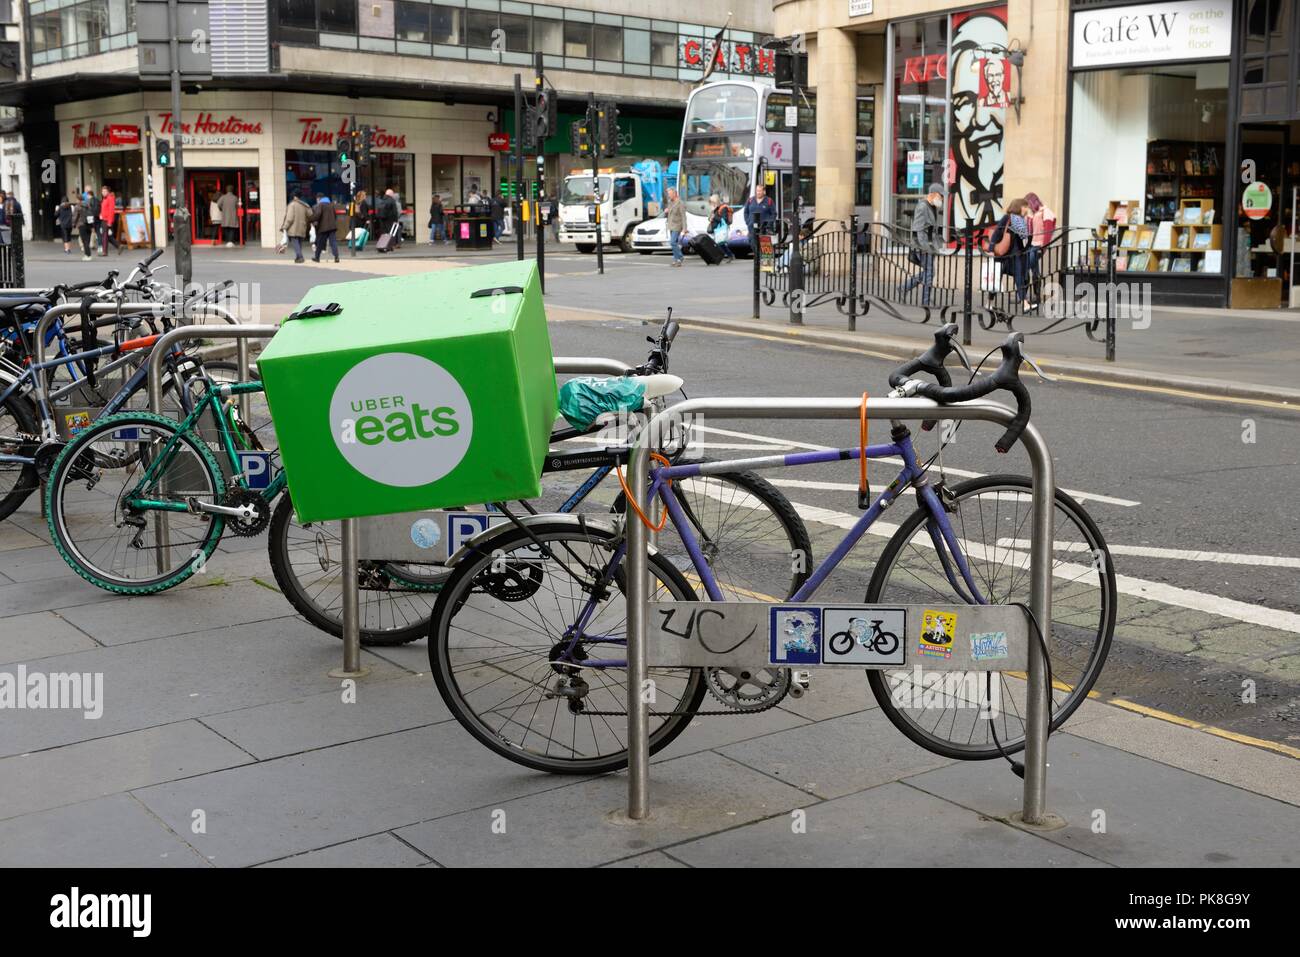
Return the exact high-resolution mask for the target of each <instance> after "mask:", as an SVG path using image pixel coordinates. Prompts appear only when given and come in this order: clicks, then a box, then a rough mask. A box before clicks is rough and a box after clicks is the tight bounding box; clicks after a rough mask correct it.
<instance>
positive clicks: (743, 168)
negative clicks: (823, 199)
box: [678, 80, 817, 252]
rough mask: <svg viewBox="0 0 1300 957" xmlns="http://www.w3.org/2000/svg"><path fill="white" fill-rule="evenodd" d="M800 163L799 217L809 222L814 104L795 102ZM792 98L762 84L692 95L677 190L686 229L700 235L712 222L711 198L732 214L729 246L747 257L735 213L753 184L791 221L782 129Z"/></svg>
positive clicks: (737, 83) (787, 139)
mask: <svg viewBox="0 0 1300 957" xmlns="http://www.w3.org/2000/svg"><path fill="white" fill-rule="evenodd" d="M800 99H801V103H800V104H799V128H800V129H801V130H804V131H806V132H803V133H801V134H800V142H799V160H800V179H801V190H802V194H803V215H804V218H805V219H807V218H809V217H811V216H812V215H813V212H814V204H815V201H816V190H817V181H816V161H817V139H816V136H815V134H814V133H813V132H812V131H813V130H815V129H816V117H815V113H814V109H815V103H814V100H813V97H812V95H811V94H804V95H803V96H801V97H800ZM790 105H791V100H790V94H789V92H787V91H782V90H777V89H775V88H774V87H773V86H772V85H771V84H770V83H764V82H763V81H761V80H718V81H715V82H712V83H706V84H704V85H703V86H700V87H697V88H696V89H694V90H692V91H691V95H690V97H689V98H688V99H687V101H686V121H685V123H684V124H683V126H682V146H681V152H680V153H679V154H678V155H679V156H680V164H679V168H678V189H679V191H680V192H681V195H682V200H683V201H684V202H685V203H686V209H687V219H688V222H687V228H688V229H689V230H690V232H691V233H692V234H695V233H699V232H703V231H704V230H705V228H706V227H707V225H708V217H709V214H710V211H711V210H710V207H709V197H710V196H712V195H713V194H715V193H716V194H717V195H718V196H719V198H721V199H722V201H723V202H724V203H726V204H727V205H728V206H730V207H731V208H732V209H733V210H734V211H735V213H736V215H735V216H734V217H733V220H732V225H731V231H730V235H729V236H728V242H729V244H730V245H731V246H732V247H733V248H734V249H735V250H736V251H737V252H746V251H748V249H749V232H748V230H747V229H746V227H745V218H744V216H743V215H741V207H742V206H744V205H745V200H746V199H748V198H749V196H750V194H751V193H752V192H753V190H754V186H755V184H757V183H762V184H763V185H764V186H765V187H766V188H767V193H768V195H769V196H771V197H772V198H773V200H774V201H775V202H776V204H777V208H778V210H780V214H781V215H782V216H784V217H787V218H788V217H789V215H790V204H791V202H792V200H793V196H794V168H793V163H792V159H793V153H794V149H793V146H794V144H793V138H794V134H793V132H792V131H791V130H790V129H789V128H788V127H787V126H786V122H785V120H786V107H788V106H790Z"/></svg>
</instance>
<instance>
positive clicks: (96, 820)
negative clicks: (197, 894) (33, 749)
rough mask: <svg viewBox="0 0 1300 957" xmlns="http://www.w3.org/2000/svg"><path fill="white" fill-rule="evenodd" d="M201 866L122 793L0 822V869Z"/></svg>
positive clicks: (189, 849)
mask: <svg viewBox="0 0 1300 957" xmlns="http://www.w3.org/2000/svg"><path fill="white" fill-rule="evenodd" d="M186 832H188V822H187V824H186ZM186 832H183V833H186ZM204 866H205V862H204V861H203V859H202V858H201V857H199V856H198V855H197V854H196V853H195V852H194V849H193V848H192V847H190V846H189V845H187V844H186V843H185V842H184V841H182V840H181V839H180V838H179V837H177V836H176V835H175V834H174V833H172V832H171V831H169V830H168V829H167V828H166V827H164V826H163V824H162V823H161V822H160V821H159V820H158V819H157V818H156V817H154V816H153V815H152V814H150V813H149V812H148V811H147V810H145V809H144V808H143V807H141V806H140V804H139V802H137V801H135V800H134V799H133V798H132V797H131V796H130V795H128V794H114V795H111V796H109V797H102V798H96V799H95V800H93V801H83V802H82V803H80V804H71V805H68V806H67V807H61V808H55V809H53V810H49V811H38V812H36V813H35V814H25V815H23V816H22V817H14V818H10V819H9V820H7V821H0V867H77V868H86V867H204Z"/></svg>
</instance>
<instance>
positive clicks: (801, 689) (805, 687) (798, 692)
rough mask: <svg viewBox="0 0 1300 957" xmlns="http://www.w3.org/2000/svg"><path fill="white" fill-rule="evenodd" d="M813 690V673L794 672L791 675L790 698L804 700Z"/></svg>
mask: <svg viewBox="0 0 1300 957" xmlns="http://www.w3.org/2000/svg"><path fill="white" fill-rule="evenodd" d="M810 690H812V672H810V671H792V672H791V673H790V697H791V698H802V697H803V696H804V695H805V694H807V693H808V692H809V691H810Z"/></svg>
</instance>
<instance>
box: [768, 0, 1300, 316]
mask: <svg viewBox="0 0 1300 957" xmlns="http://www.w3.org/2000/svg"><path fill="white" fill-rule="evenodd" d="M773 9H774V15H775V22H774V31H775V32H776V33H777V34H778V35H783V36H787V35H792V34H803V35H804V36H805V38H806V40H807V46H808V49H809V53H810V83H811V84H812V85H813V86H814V87H815V89H816V93H817V167H818V168H817V214H818V215H819V216H826V217H828V218H844V217H846V216H847V215H849V214H850V213H852V212H853V211H854V210H855V209H857V210H858V211H859V212H860V210H861V207H862V205H863V203H862V201H861V200H862V175H861V170H862V156H861V152H862V148H863V146H862V142H861V140H860V138H859V139H858V140H857V150H856V152H855V151H854V150H853V147H852V144H854V142H855V136H854V134H855V132H857V129H856V127H857V126H858V125H859V122H860V117H859V113H860V111H859V109H858V107H857V103H859V102H860V100H861V97H862V94H863V91H864V90H865V91H868V92H869V93H870V94H871V95H872V96H873V97H874V100H875V104H876V107H875V112H876V122H875V127H876V129H875V133H876V135H875V137H874V142H873V143H872V145H871V153H872V165H873V166H874V170H875V175H874V176H873V177H872V179H871V189H870V192H871V206H872V211H873V216H874V217H875V218H877V219H880V220H884V221H888V222H892V223H896V224H900V225H905V224H906V223H907V221H908V216H909V211H910V209H911V207H912V206H914V205H915V202H916V200H917V198H918V196H919V194H920V192H921V191H922V190H923V189H924V188H925V185H926V184H928V183H929V182H931V181H938V182H941V183H944V184H945V185H946V186H947V187H948V190H949V205H948V211H947V222H948V224H949V225H950V226H951V227H953V228H957V229H959V228H961V227H963V226H968V225H983V224H987V223H989V222H991V221H993V220H994V219H995V218H996V217H997V216H998V215H1000V214H1001V212H1002V211H1003V209H1004V206H1005V203H1006V201H1008V200H1010V199H1011V198H1013V197H1017V196H1024V195H1025V194H1026V193H1029V192H1034V193H1037V194H1038V195H1039V196H1040V197H1041V198H1042V199H1043V200H1044V201H1045V202H1046V203H1047V204H1048V205H1049V206H1051V207H1052V208H1053V209H1054V210H1055V211H1056V212H1057V213H1058V215H1059V219H1060V221H1061V222H1062V223H1064V224H1068V225H1069V226H1071V227H1074V228H1076V229H1078V230H1079V231H1080V232H1079V233H1078V235H1080V236H1086V235H1087V231H1088V230H1091V229H1094V228H1098V227H1102V226H1103V224H1104V225H1105V226H1106V227H1107V229H1109V230H1114V231H1115V232H1116V234H1117V235H1118V236H1119V242H1120V244H1121V248H1120V253H1121V260H1120V262H1121V265H1122V267H1123V270H1122V271H1125V272H1132V273H1141V274H1142V275H1141V276H1140V279H1141V280H1142V281H1144V282H1149V283H1150V284H1151V286H1152V289H1153V293H1154V295H1155V298H1156V301H1157V302H1166V303H1186V304H1215V305H1225V304H1231V305H1233V306H1238V307H1240V306H1248V307H1276V306H1279V305H1289V304H1290V303H1291V301H1292V293H1291V286H1292V279H1291V276H1292V268H1291V258H1292V241H1291V240H1290V238H1289V236H1290V234H1291V233H1292V232H1293V231H1294V224H1293V218H1294V215H1295V208H1296V204H1295V202H1294V199H1295V197H1296V196H1297V190H1298V189H1300V146H1295V145H1293V141H1295V140H1298V139H1300V125H1298V124H1300V3H1297V2H1296V0H1148V2H1141V3H1135V2H1132V0H1001V2H989V3H974V4H964V5H963V4H954V3H951V2H944V0H774V7H773ZM1134 278H1136V277H1134Z"/></svg>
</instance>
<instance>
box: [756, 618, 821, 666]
mask: <svg viewBox="0 0 1300 957" xmlns="http://www.w3.org/2000/svg"><path fill="white" fill-rule="evenodd" d="M821 632H822V626H821V614H820V611H819V610H818V609H816V608H782V607H780V606H777V607H776V608H773V609H772V613H771V631H770V645H769V647H770V651H771V657H770V659H769V660H770V661H771V663H772V664H783V665H819V664H821V663H822V661H821V657H822V655H821V645H822V643H821Z"/></svg>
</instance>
